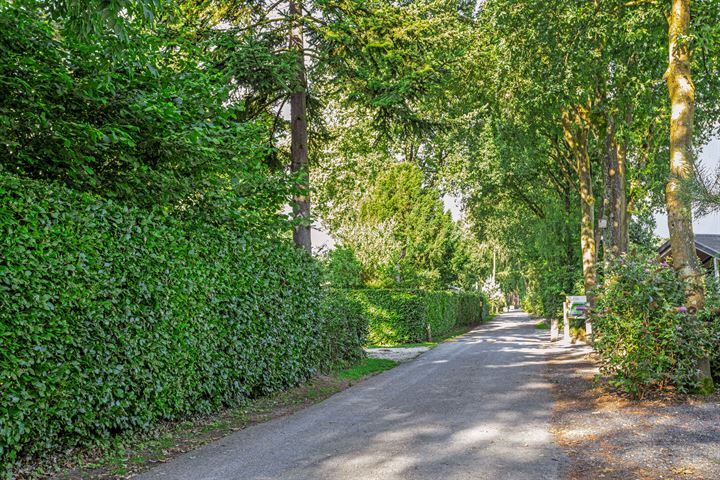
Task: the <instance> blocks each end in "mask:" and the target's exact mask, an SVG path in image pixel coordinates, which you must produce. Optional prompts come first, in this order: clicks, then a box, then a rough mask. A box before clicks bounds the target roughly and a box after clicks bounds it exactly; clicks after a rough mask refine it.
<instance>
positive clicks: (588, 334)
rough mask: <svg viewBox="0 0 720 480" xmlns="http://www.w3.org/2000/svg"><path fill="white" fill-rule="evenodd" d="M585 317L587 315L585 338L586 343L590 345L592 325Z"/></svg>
mask: <svg viewBox="0 0 720 480" xmlns="http://www.w3.org/2000/svg"><path fill="white" fill-rule="evenodd" d="M586 312H587V311H586ZM587 315H588V314H587V313H585V337H586V338H587V343H588V344H592V323H590V319H589V318H588V316H587Z"/></svg>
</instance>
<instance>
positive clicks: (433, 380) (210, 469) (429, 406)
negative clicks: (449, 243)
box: [140, 312, 562, 480]
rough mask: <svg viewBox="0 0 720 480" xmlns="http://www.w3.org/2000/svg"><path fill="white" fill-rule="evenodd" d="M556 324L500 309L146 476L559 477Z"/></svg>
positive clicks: (237, 479)
mask: <svg viewBox="0 0 720 480" xmlns="http://www.w3.org/2000/svg"><path fill="white" fill-rule="evenodd" d="M547 339H548V334H547V331H544V330H536V329H535V328H534V322H533V321H531V320H530V319H529V317H528V316H527V315H526V314H524V313H521V312H517V313H509V314H505V315H501V316H499V317H496V318H495V319H494V320H493V321H492V322H489V323H488V324H485V325H482V326H481V327H479V328H477V329H475V330H473V331H472V332H470V333H468V334H466V335H464V336H462V337H460V338H458V339H457V340H455V341H452V342H448V343H444V344H441V345H439V346H438V347H436V348H434V349H433V350H431V351H429V352H427V353H425V354H423V355H422V356H420V357H419V358H418V359H416V360H414V361H411V362H409V363H406V364H403V365H400V366H399V367H396V368H394V369H393V370H390V371H388V372H385V373H383V374H380V375H378V376H376V377H373V378H371V379H369V380H367V381H365V382H363V383H361V384H359V385H356V386H354V387H351V388H349V389H348V390H345V391H343V392H341V393H339V394H337V395H335V396H333V397H331V398H329V399H327V400H325V401H324V402H322V403H319V404H317V405H315V406H313V407H310V408H308V409H306V410H303V411H301V412H299V413H297V414H295V415H292V416H289V417H285V418H280V419H277V420H273V421H271V422H268V423H264V424H260V425H256V426H253V427H250V428H247V429H246V430H243V431H240V432H237V433H235V434H233V435H230V436H229V437H226V438H224V439H222V440H219V441H218V442H215V443H213V444H210V445H207V446H205V447H203V448H201V449H199V450H196V451H193V452H189V453H187V454H185V455H183V456H181V457H178V458H177V459H175V460H173V461H170V462H168V463H167V464H164V465H162V466H160V467H158V468H156V469H155V470H151V471H150V472H148V473H147V474H145V475H144V476H142V477H140V478H143V479H173V480H175V479H178V480H183V479H187V480H209V479H233V480H257V479H282V480H298V479H303V480H320V479H328V480H330V479H332V480H343V479H347V480H370V479H377V480H395V479H413V480H414V479H428V480H451V479H473V480H476V479H503V480H507V479H545V478H557V472H558V464H559V463H560V462H559V460H560V457H559V456H560V455H562V454H561V453H560V450H559V448H557V447H556V446H554V445H553V443H552V437H551V434H550V433H549V428H548V427H549V425H548V421H549V418H550V413H551V407H552V395H551V391H550V388H551V387H550V385H549V384H548V383H546V381H545V380H544V379H543V377H544V376H543V370H544V365H543V364H544V362H545V359H546V358H547V357H549V355H550V351H549V350H546V349H544V348H543V346H544V344H545V341H546V340H547Z"/></svg>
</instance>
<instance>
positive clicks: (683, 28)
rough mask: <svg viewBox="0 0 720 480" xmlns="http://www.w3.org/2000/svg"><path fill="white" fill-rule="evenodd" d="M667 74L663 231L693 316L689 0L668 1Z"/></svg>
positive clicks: (698, 286) (696, 292) (697, 284)
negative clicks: (667, 141) (667, 159)
mask: <svg viewBox="0 0 720 480" xmlns="http://www.w3.org/2000/svg"><path fill="white" fill-rule="evenodd" d="M668 21H669V28H668V37H669V49H668V68H667V71H666V72H665V75H664V80H665V82H666V83H667V87H668V92H669V94H670V103H671V105H672V110H671V112H672V113H671V117H670V178H669V180H668V183H667V185H666V187H665V201H666V204H667V213H668V230H669V231H670V247H671V249H672V257H673V264H674V267H675V270H676V271H677V272H678V275H679V276H680V278H681V279H682V280H683V282H684V283H685V298H686V303H687V308H688V311H689V312H690V314H692V315H694V314H695V313H696V312H697V311H698V310H699V309H700V308H702V306H703V304H704V302H705V296H704V283H703V280H704V279H703V274H702V272H701V270H700V265H699V262H698V258H697V254H696V252H695V236H694V234H693V225H692V198H691V195H690V193H689V192H688V188H687V186H688V184H689V182H691V181H692V176H693V158H692V135H693V120H694V118H693V117H694V114H695V85H694V84H693V81H692V76H691V74H690V49H689V47H688V45H687V43H686V42H687V35H688V31H689V26H690V0H672V10H671V12H670V15H669V17H668ZM698 369H699V370H700V375H701V377H700V380H701V382H702V387H703V388H706V389H710V390H711V389H712V377H711V376H710V360H709V359H708V358H700V359H698Z"/></svg>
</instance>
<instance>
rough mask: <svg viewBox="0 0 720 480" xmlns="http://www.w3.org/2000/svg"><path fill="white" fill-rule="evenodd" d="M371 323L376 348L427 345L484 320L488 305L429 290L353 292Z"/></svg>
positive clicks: (477, 299)
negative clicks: (455, 328) (381, 346)
mask: <svg viewBox="0 0 720 480" xmlns="http://www.w3.org/2000/svg"><path fill="white" fill-rule="evenodd" d="M348 295H349V296H350V297H351V298H353V299H354V300H356V301H358V302H359V303H360V304H361V305H362V307H363V309H364V313H365V315H366V316H367V319H368V325H369V330H368V342H369V343H370V344H375V345H394V344H401V343H416V342H424V341H427V340H429V339H431V338H433V337H435V338H436V337H440V336H442V335H445V334H447V333H448V332H450V331H452V329H453V328H454V327H455V326H457V325H473V324H477V323H480V322H481V321H482V320H483V318H485V317H483V307H484V305H485V302H484V301H483V299H482V296H480V295H478V294H472V293H459V294H456V293H452V292H444V291H426V290H390V289H363V290H350V291H348Z"/></svg>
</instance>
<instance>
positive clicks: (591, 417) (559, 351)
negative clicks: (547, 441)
mask: <svg viewBox="0 0 720 480" xmlns="http://www.w3.org/2000/svg"><path fill="white" fill-rule="evenodd" d="M552 348H553V353H554V355H553V360H552V361H551V362H550V363H549V365H548V370H547V375H548V378H549V380H550V382H552V383H553V384H554V385H555V388H554V394H555V408H554V412H553V422H552V425H553V433H554V435H555V438H556V440H557V442H558V443H559V444H560V445H561V446H562V447H563V448H565V450H566V452H567V460H566V461H564V462H563V464H562V465H561V469H560V471H561V473H562V476H563V477H564V478H569V479H586V478H604V479H622V480H628V479H660V478H672V479H698V480H700V479H705V480H711V479H718V478H720V396H718V395H714V396H710V397H696V396H674V397H671V396H666V397H657V398H653V399H646V400H632V399H629V398H625V397H623V396H621V395H619V394H617V393H615V392H613V391H611V389H610V388H609V387H608V386H607V385H605V384H603V383H599V384H598V385H595V386H594V385H593V381H592V379H593V376H594V375H595V374H596V373H597V371H598V370H597V363H596V360H595V358H594V356H593V354H592V353H591V350H590V348H589V347H586V346H571V347H552Z"/></svg>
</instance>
